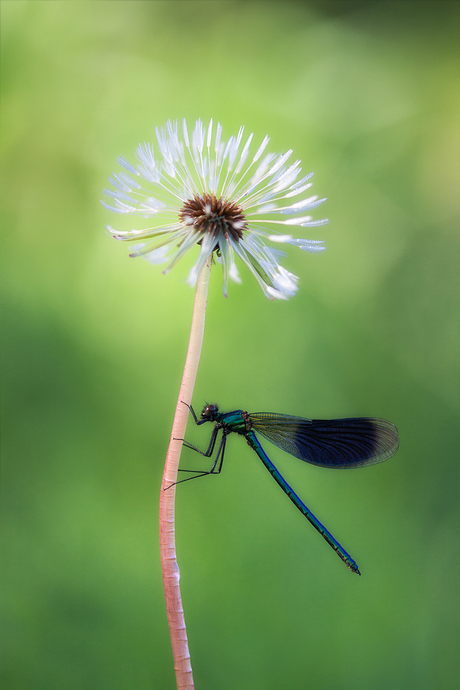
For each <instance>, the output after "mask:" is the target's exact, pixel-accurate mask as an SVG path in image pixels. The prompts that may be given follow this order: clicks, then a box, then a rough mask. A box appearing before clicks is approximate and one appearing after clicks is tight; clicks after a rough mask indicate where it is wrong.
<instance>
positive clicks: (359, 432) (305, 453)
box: [249, 412, 399, 469]
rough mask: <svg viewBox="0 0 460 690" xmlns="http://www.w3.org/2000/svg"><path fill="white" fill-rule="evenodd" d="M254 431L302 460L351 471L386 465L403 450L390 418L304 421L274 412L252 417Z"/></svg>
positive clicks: (252, 415)
mask: <svg viewBox="0 0 460 690" xmlns="http://www.w3.org/2000/svg"><path fill="white" fill-rule="evenodd" d="M249 417H250V420H251V423H252V428H253V430H254V431H255V432H257V433H259V434H261V435H262V436H264V437H265V438H266V439H268V440H269V441H270V442H271V443H274V444H275V445H276V446H278V447H279V448H281V449H282V450H284V451H286V453H290V455H293V456H294V457H296V458H299V459H300V460H305V462H309V463H311V464H312V465H320V466H321V467H334V468H338V469H348V468H352V467H363V466H365V465H375V464H377V463H378V462H383V461H384V460H387V459H388V458H391V456H392V455H394V454H395V453H396V451H397V450H398V447H399V438H398V430H397V428H396V427H395V425H394V424H392V423H391V422H388V421H387V420H386V419H378V418H377V417H352V418H350V419H304V418H303V417H291V416H290V415H282V414H274V413H270V412H256V413H254V414H252V413H251V414H250V415H249Z"/></svg>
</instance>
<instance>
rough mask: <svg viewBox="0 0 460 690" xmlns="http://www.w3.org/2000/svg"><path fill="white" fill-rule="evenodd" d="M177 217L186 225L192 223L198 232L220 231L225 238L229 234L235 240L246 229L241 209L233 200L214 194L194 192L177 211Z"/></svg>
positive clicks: (217, 232)
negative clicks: (191, 197)
mask: <svg viewBox="0 0 460 690" xmlns="http://www.w3.org/2000/svg"><path fill="white" fill-rule="evenodd" d="M179 219H180V220H181V221H182V222H183V223H186V224H187V225H193V227H194V228H195V230H197V231H198V232H202V233H205V232H209V233H211V234H212V235H214V236H216V237H217V235H218V234H219V232H222V233H223V235H224V237H225V239H228V238H229V236H231V237H232V238H233V239H234V240H235V241H236V242H239V241H240V239H241V238H242V237H243V231H244V230H247V229H248V228H247V223H246V219H245V217H244V214H243V210H242V208H241V207H240V206H238V204H235V202H233V201H229V200H228V199H224V198H223V197H221V198H220V199H218V198H217V197H216V196H215V195H214V194H203V195H201V196H200V195H199V194H195V196H194V197H193V199H187V201H186V202H185V203H184V205H183V206H182V208H181V210H180V211H179Z"/></svg>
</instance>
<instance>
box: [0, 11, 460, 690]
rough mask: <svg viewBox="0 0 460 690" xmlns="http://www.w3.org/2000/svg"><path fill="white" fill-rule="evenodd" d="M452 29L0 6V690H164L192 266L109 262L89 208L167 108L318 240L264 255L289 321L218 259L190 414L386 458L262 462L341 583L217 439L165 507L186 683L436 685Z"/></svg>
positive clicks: (430, 22)
mask: <svg viewBox="0 0 460 690" xmlns="http://www.w3.org/2000/svg"><path fill="white" fill-rule="evenodd" d="M459 8H460V5H459V3H457V2H429V1H426V2H387V1H386V2H347V1H346V0H344V1H339V2H323V3H322V2H300V1H299V2H282V3H281V2H253V1H251V0H249V1H246V2H243V1H235V0H234V1H230V2H218V1H210V2H206V1H204V2H202V1H199V2H196V1H193V0H188V1H184V2H183V1H170V2H150V1H143V2H137V1H124V2H119V1H112V0H104V1H102V0H101V1H95V2H86V1H82V2H80V1H78V2H77V1H75V0H69V1H66V2H62V1H60V0H57V1H53V2H49V1H42V0H31V1H23V0H12V1H3V2H2V3H1V12H2V17H1V19H2V22H1V30H2V36H1V50H2V60H1V70H2V74H1V77H2V79H1V88H2V121H1V155H2V167H3V182H2V186H3V194H2V196H3V221H2V228H3V232H2V239H3V250H2V257H3V270H2V275H3V279H2V298H3V299H2V301H3V328H2V332H3V378H2V396H3V407H2V428H3V437H2V503H1V510H2V535H3V545H2V555H1V557H2V563H3V584H2V594H3V615H2V617H3V621H4V623H5V632H4V634H3V659H2V664H1V665H2V676H1V680H0V683H1V687H2V688H3V689H4V690H24V689H26V688H27V689H29V688H30V689H31V690H63V689H65V690H105V689H107V690H109V689H110V690H132V689H136V690H151V689H163V688H165V689H166V688H174V687H175V680H174V670H173V664H172V654H171V650H170V642H169V636H168V629H167V623H166V615H165V610H164V600H163V592H162V582H161V571H160V563H159V549H158V536H157V523H158V496H159V488H160V482H161V476H162V469H163V463H164V457H165V452H166V448H167V444H168V440H169V435H170V429H171V423H172V417H173V413H174V407H175V403H176V400H177V395H178V391H179V384H180V379H181V374H182V368H183V364H184V358H185V352H186V347H187V342H188V334H189V327H190V319H191V310H192V304H193V296H194V295H193V290H192V289H190V288H189V287H188V285H187V284H185V283H184V280H185V278H186V276H187V274H188V271H189V269H190V266H191V264H192V262H193V260H194V257H193V256H192V255H190V256H188V257H186V258H185V259H184V260H183V263H182V264H180V265H178V266H177V267H176V268H175V269H174V270H173V271H172V273H170V274H169V275H168V276H163V275H162V274H161V270H160V269H159V268H158V267H153V266H151V265H149V264H148V263H147V262H145V261H142V260H140V259H129V258H128V251H129V249H128V247H127V245H125V244H123V243H117V242H114V241H113V240H112V239H111V238H110V237H109V236H108V235H107V234H106V232H105V231H104V225H105V224H107V223H109V224H112V225H114V226H116V223H117V220H118V218H117V217H115V216H114V215H113V214H112V215H111V214H110V213H109V212H108V211H106V210H105V209H104V208H103V207H102V206H101V204H100V203H99V200H100V198H101V195H102V189H103V188H104V187H105V186H106V185H107V176H108V175H109V174H110V173H111V171H112V170H114V169H118V166H117V164H116V158H117V156H119V155H123V156H125V157H126V158H128V159H131V160H132V159H133V152H134V149H135V147H136V146H137V144H138V142H141V141H144V140H146V141H153V140H154V136H155V135H154V128H155V125H163V124H164V123H165V121H166V120H167V119H168V118H173V119H176V118H182V117H183V116H186V117H187V119H188V121H189V122H193V121H194V120H195V119H196V118H198V117H201V118H202V119H203V120H204V122H205V123H207V122H208V121H209V118H210V117H213V118H214V119H215V120H220V122H221V123H222V124H223V126H224V135H225V136H226V137H228V136H230V134H232V133H235V131H236V130H237V128H238V127H239V126H240V125H241V124H244V125H246V131H248V132H251V131H252V132H254V133H255V140H257V141H261V140H262V138H263V136H264V135H265V134H269V135H270V137H271V142H270V150H272V151H278V152H282V151H285V150H287V149H288V148H293V149H294V155H295V157H296V158H297V157H298V158H301V159H302V164H303V170H304V171H305V173H306V172H309V171H310V170H315V173H316V174H315V178H314V186H313V193H315V194H318V195H320V196H328V197H329V200H328V201H327V203H326V204H325V205H324V206H322V207H321V209H318V211H316V212H315V217H317V218H319V217H324V216H327V217H329V218H330V220H331V222H330V224H329V225H327V226H325V227H324V228H316V229H313V232H312V231H311V230H310V229H309V231H308V233H306V236H307V237H309V238H312V239H313V238H316V239H325V240H326V244H327V247H328V249H327V252H325V253H324V254H322V255H311V254H308V253H304V252H299V251H296V250H295V249H294V248H292V252H290V253H289V256H288V257H287V258H286V260H285V262H284V265H285V266H286V267H287V268H289V270H291V271H292V272H294V273H296V274H297V275H299V276H300V278H301V281H300V290H299V293H298V295H297V296H296V297H295V298H294V299H292V300H290V301H289V302H276V301H275V302H270V301H269V300H267V299H266V298H265V297H264V296H263V294H262V292H261V291H260V289H259V288H258V286H257V285H256V283H255V281H254V280H253V279H252V277H251V276H250V275H248V273H247V272H246V271H244V270H243V269H242V268H241V266H240V268H241V274H242V278H243V283H242V285H236V284H231V285H230V289H229V298H228V299H225V298H224V297H223V296H222V292H221V269H220V267H219V266H217V267H215V268H214V269H213V274H212V276H211V289H210V297H209V303H208V313H207V325H206V332H205V343H204V349H203V354H202V360H201V365H200V370H199V375H198V380H197V385H196V389H195V396H194V403H195V406H196V408H197V409H200V408H201V406H202V404H203V402H204V401H207V402H217V403H218V404H219V405H220V407H221V409H222V410H230V409H234V408H243V409H247V410H249V411H275V412H283V413H291V414H295V415H301V416H306V417H341V416H343V417H346V416H358V415H373V416H381V417H385V418H388V419H390V420H392V421H393V422H394V423H395V424H396V425H397V426H398V428H399V430H400V436H401V448H400V451H399V452H398V454H397V455H396V456H395V457H394V458H392V459H391V460H389V461H388V462H387V463H383V464H382V465H378V466H375V467H372V468H368V469H363V470H356V471H353V472H352V471H350V472H334V471H329V470H324V469H320V468H316V467H311V466H308V465H306V464H304V463H301V462H299V461H298V460H295V459H293V458H292V457H290V456H288V455H286V454H285V453H283V452H282V451H280V450H278V449H276V448H274V447H273V446H269V444H267V443H265V444H264V445H265V447H266V448H267V450H268V451H269V453H270V457H271V458H272V459H273V461H274V462H275V463H276V464H277V465H278V467H279V468H280V470H281V471H282V472H283V473H284V474H285V476H286V478H287V480H288V481H289V482H290V483H292V485H293V486H294V488H295V489H296V490H297V491H298V493H299V494H300V496H301V497H302V498H303V499H304V500H305V501H306V503H307V505H308V506H309V507H310V508H311V509H312V510H313V511H314V512H315V513H316V515H318V517H319V519H321V520H323V522H324V523H325V525H326V526H327V527H328V529H329V530H330V531H331V532H332V533H333V534H334V535H335V536H336V537H337V539H339V540H340V541H341V542H342V543H343V545H344V547H345V548H346V549H347V550H348V551H349V552H350V553H351V555H352V556H353V557H354V558H355V559H356V561H357V562H358V564H359V567H360V569H361V571H362V573H363V574H362V577H361V578H359V577H357V576H356V575H354V574H352V573H351V572H349V571H348V570H347V569H346V568H345V566H344V564H343V563H341V561H340V560H339V559H338V558H337V556H336V555H335V554H334V553H333V551H332V550H331V549H330V548H329V547H328V546H327V545H326V544H325V542H324V541H323V540H322V539H321V537H320V536H319V535H318V534H317V533H316V532H315V531H314V530H313V528H312V527H311V526H310V525H308V523H307V522H306V521H305V520H304V519H303V518H302V516H301V515H300V514H299V513H298V512H297V511H296V510H295V508H294V507H293V506H292V505H291V503H290V502H289V501H288V500H287V498H286V496H284V495H283V494H282V492H281V491H280V490H279V489H278V487H277V486H276V485H275V483H274V482H273V480H272V479H271V477H270V476H269V474H268V472H266V470H265V469H264V467H263V466H262V464H261V463H260V462H259V460H258V459H257V457H256V456H255V454H253V453H252V452H251V450H250V449H249V448H248V447H247V446H246V444H245V443H244V441H243V440H242V439H240V438H237V437H235V438H233V437H232V438H230V439H229V443H228V446H227V455H226V461H225V466H224V470H223V472H222V474H221V475H220V476H219V477H209V478H205V479H202V480H200V481H196V482H190V483H187V484H184V485H183V486H181V487H179V489H178V493H177V526H176V528H177V546H178V557H179V564H180V567H181V575H182V579H181V583H182V594H183V602H184V608H185V616H186V622H187V628H188V636H189V643H190V651H191V656H192V665H193V669H194V676H195V682H196V687H197V690H198V689H199V690H215V689H218V690H230V689H232V690H233V689H235V688H238V689H239V690H257V689H259V688H260V689H262V688H263V689H264V690H277V689H278V688H299V689H301V690H310V689H312V690H352V689H353V690H369V689H372V690H380V689H381V690H386V689H387V688H392V690H399V689H408V690H409V689H413V688H417V690H425V689H426V690H428V689H430V690H431V689H432V688H436V689H437V690H448V689H450V688H454V687H457V681H458V676H457V667H456V659H457V658H458V653H457V652H456V649H455V648H456V635H458V628H457V627H456V626H457V622H456V621H457V615H456V607H457V606H458V594H457V581H456V577H455V573H456V569H457V568H458V551H457V547H456V538H457V530H456V527H457V522H456V520H457V480H458V466H457V460H456V456H455V453H456V448H457V446H456V442H457V433H458V431H457V430H458V411H459V405H458V402H459V400H458V383H459V381H458V369H457V357H458V349H457V348H458V331H457V323H456V319H457V316H458V288H459V285H458V255H459V252H458V211H459V199H460V195H459V193H458V175H457V179H456V172H457V173H458V169H457V171H456V170H455V168H456V166H458V161H459V150H458V139H457V142H456V140H455V137H456V135H458V94H459V74H458V66H459V56H458V45H457V44H458V35H459ZM456 146H457V148H456ZM134 221H135V219H134ZM133 225H134V224H133ZM191 254H192V253H191ZM192 426H193V425H190V427H189V432H188V433H189V438H190V439H191V440H193V441H194V442H195V443H198V444H200V445H201V446H202V447H205V446H206V444H207V441H208V438H209V432H210V429H208V428H206V427H205V428H203V427H200V428H199V429H197V428H192ZM202 462H204V465H206V460H202V459H201V458H200V457H198V456H196V455H195V454H192V453H191V452H188V453H187V451H184V453H183V455H182V466H183V467H191V466H197V465H198V466H202V465H200V463H202Z"/></svg>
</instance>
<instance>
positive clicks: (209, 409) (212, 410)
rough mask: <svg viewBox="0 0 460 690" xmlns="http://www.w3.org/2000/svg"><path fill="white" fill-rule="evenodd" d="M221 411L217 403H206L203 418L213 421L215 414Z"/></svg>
mask: <svg viewBox="0 0 460 690" xmlns="http://www.w3.org/2000/svg"><path fill="white" fill-rule="evenodd" d="M217 412H219V408H218V407H217V405H206V407H205V408H203V411H202V413H201V419H206V420H207V421H210V422H212V421H213V419H214V415H215V414H216V413H217Z"/></svg>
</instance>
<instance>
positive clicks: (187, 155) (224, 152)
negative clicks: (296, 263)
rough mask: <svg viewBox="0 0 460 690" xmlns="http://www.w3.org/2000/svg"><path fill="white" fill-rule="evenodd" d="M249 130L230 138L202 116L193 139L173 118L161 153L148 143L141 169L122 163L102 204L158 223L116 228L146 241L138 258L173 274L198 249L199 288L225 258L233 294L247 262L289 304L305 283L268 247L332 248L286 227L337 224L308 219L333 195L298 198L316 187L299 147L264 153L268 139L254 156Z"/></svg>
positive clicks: (193, 274) (142, 148)
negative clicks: (210, 266)
mask: <svg viewBox="0 0 460 690" xmlns="http://www.w3.org/2000/svg"><path fill="white" fill-rule="evenodd" d="M243 134H244V128H243V127H241V128H240V130H239V132H238V134H237V136H231V137H230V139H229V140H228V141H224V140H223V139H222V126H221V125H220V123H218V124H217V127H216V128H215V129H213V122H212V120H211V121H210V123H209V125H208V127H207V129H206V128H205V127H204V125H203V123H202V122H201V120H197V122H196V123H195V128H194V130H193V133H192V135H191V136H190V135H189V132H188V128H187V123H186V120H185V119H184V120H183V122H182V132H181V133H179V127H178V123H177V122H172V121H171V120H168V122H167V123H166V125H165V127H163V128H160V129H159V128H156V135H157V144H158V147H157V150H156V147H155V146H154V145H153V144H150V143H146V142H144V143H143V144H139V146H138V148H137V150H136V158H137V165H136V166H134V165H131V164H130V163H129V162H128V161H127V160H125V159H124V158H119V159H118V163H119V164H120V165H121V166H122V167H123V168H124V169H125V171H126V172H124V171H123V172H120V173H118V174H116V173H113V175H112V177H109V181H110V183H111V185H112V186H113V190H110V189H105V190H104V194H105V195H107V196H108V197H111V199H112V201H111V203H107V202H106V201H102V204H103V205H104V206H105V207H106V208H107V209H109V210H110V211H114V212H115V213H120V214H132V215H138V216H141V217H143V218H149V219H152V225H151V226H150V227H147V228H144V229H141V230H138V229H132V230H128V231H122V230H114V229H113V228H112V227H110V226H106V227H107V229H108V230H109V232H110V233H111V234H112V236H113V237H114V238H115V239H118V240H123V241H133V240H136V241H137V242H138V244H137V245H136V246H135V247H134V248H133V249H134V251H133V252H132V253H131V256H133V257H137V256H142V257H144V258H145V259H147V260H148V261H150V262H151V263H153V264H160V263H167V266H166V268H165V269H164V271H163V273H168V272H169V271H170V270H171V269H172V268H173V266H175V264H177V262H178V261H179V260H180V259H181V258H182V257H183V256H185V254H187V253H188V252H189V251H190V250H192V248H194V247H195V246H196V245H198V246H199V254H198V258H197V259H196V261H195V263H194V265H193V267H192V269H191V271H190V274H189V276H188V281H187V282H188V283H189V284H190V285H192V286H193V285H194V284H195V283H196V279H197V276H198V274H199V273H200V271H201V269H202V268H203V266H204V265H205V263H206V261H207V260H208V258H209V257H210V256H211V255H215V257H216V259H217V260H218V261H219V262H220V263H221V264H222V269H223V292H224V295H225V296H227V284H228V278H229V277H230V278H231V279H232V280H234V281H235V282H241V281H240V278H239V274H238V269H237V267H236V262H235V258H236V257H239V258H240V260H241V261H242V262H243V263H244V264H245V265H246V266H247V267H248V268H249V270H250V271H251V273H252V274H253V275H254V277H255V278H256V280H257V282H258V283H259V285H260V287H261V288H262V290H263V291H264V294H265V295H266V296H267V297H269V298H270V299H273V298H278V299H288V298H289V297H292V296H293V295H294V294H295V293H296V292H297V282H298V278H297V276H295V275H293V274H292V273H290V272H289V271H287V270H286V269H285V268H283V267H282V266H281V265H280V263H279V259H280V257H282V256H284V253H283V252H280V251H279V250H277V249H274V248H273V247H270V246H269V245H267V244H266V242H267V241H268V242H273V243H276V244H280V243H281V244H289V245H293V246H296V247H299V248H300V249H303V250H305V251H308V252H314V253H318V252H322V251H324V249H325V247H324V246H323V241H322V240H307V239H304V238H296V237H293V236H292V235H286V234H285V232H282V231H283V230H284V229H285V228H286V226H291V227H296V226H297V227H318V226H320V225H324V224H325V223H327V222H328V221H327V220H326V219H324V220H314V219H313V218H312V216H309V215H308V216H306V215H304V214H305V212H306V211H307V212H308V211H310V210H312V209H314V208H316V207H317V206H319V205H320V204H322V203H323V202H324V201H325V199H318V197H317V196H309V197H305V198H300V199H298V200H295V198H296V197H299V196H300V195H302V194H304V192H306V190H307V189H309V188H310V187H311V182H309V179H310V178H311V176H312V175H313V173H310V174H308V175H306V176H304V177H302V178H301V179H298V178H299V176H300V173H301V167H300V161H295V162H294V163H293V164H290V165H288V160H289V158H290V156H291V155H292V151H287V152H286V153H284V154H281V155H275V154H265V155H264V152H265V149H266V147H267V145H268V142H269V139H268V137H265V138H264V140H263V141H262V143H261V144H260V145H259V146H258V147H257V148H256V147H254V149H255V153H254V155H253V156H252V158H251V154H250V151H251V145H252V140H253V135H252V134H250V135H249V137H248V138H247V139H246V140H245V141H244V137H243ZM134 178H135V179H134ZM145 183H147V184H145ZM291 199H293V201H291ZM283 202H284V204H286V203H287V205H283ZM280 215H281V218H280ZM286 216H288V217H286ZM280 226H281V227H280ZM277 228H279V231H278V229H277ZM288 231H289V230H288Z"/></svg>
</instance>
